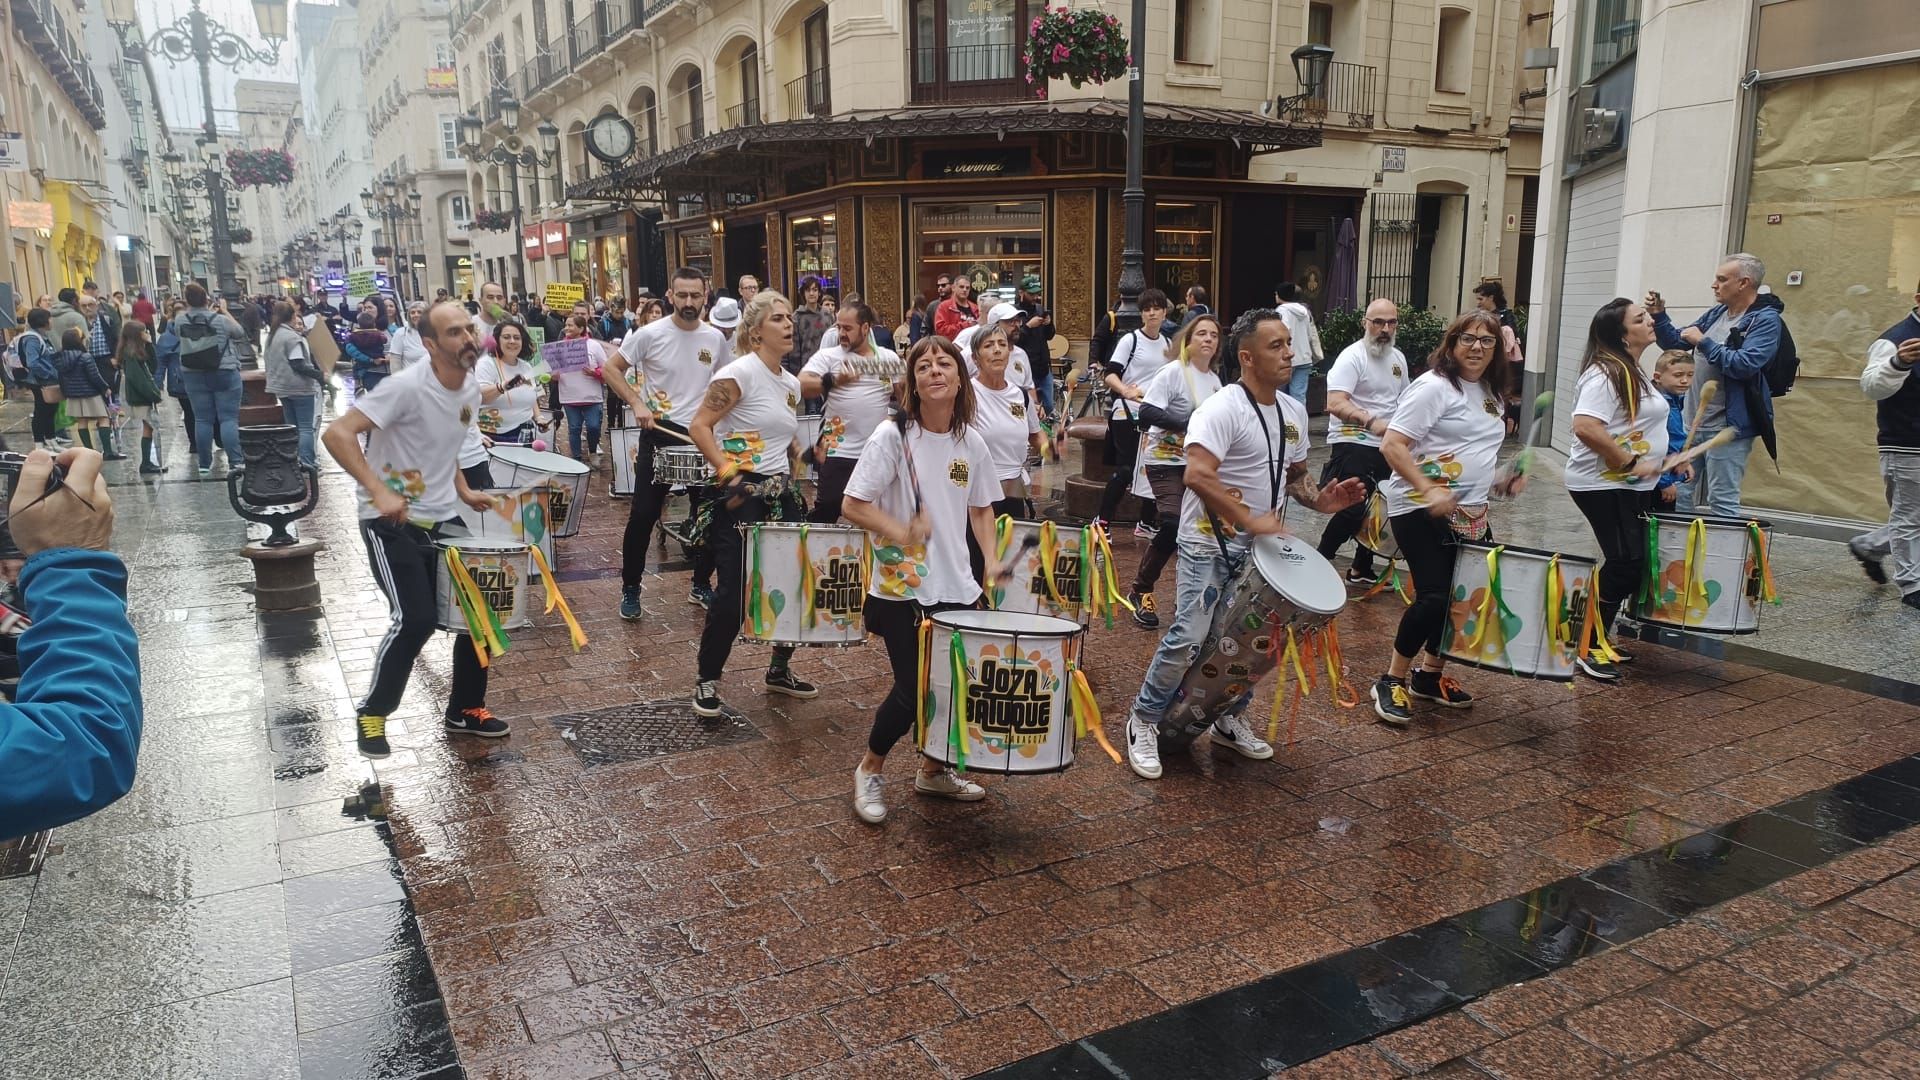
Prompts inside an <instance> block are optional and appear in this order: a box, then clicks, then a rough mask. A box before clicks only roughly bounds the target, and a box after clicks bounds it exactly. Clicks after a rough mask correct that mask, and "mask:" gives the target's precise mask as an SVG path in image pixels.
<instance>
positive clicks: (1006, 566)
mask: <svg viewBox="0 0 1920 1080" xmlns="http://www.w3.org/2000/svg"><path fill="white" fill-rule="evenodd" d="M1039 546H1040V537H1039V536H1038V535H1029V536H1028V537H1027V538H1026V539H1025V540H1022V541H1020V546H1019V547H1017V548H1015V549H1014V550H1013V554H1012V555H1010V556H1008V558H1007V561H1005V562H1003V563H1001V564H1000V572H999V573H997V574H995V575H993V581H992V582H990V584H992V585H996V586H997V585H999V584H1000V583H1001V582H1003V581H1006V580H1008V579H1009V578H1011V577H1013V572H1014V571H1013V568H1014V564H1016V563H1018V562H1019V561H1020V560H1021V559H1024V558H1026V557H1027V556H1028V555H1029V554H1031V553H1032V552H1033V550H1034V549H1035V548H1037V547H1039Z"/></svg>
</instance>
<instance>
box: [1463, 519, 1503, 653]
mask: <svg viewBox="0 0 1920 1080" xmlns="http://www.w3.org/2000/svg"><path fill="white" fill-rule="evenodd" d="M1505 550H1507V549H1506V548H1504V547H1496V548H1494V549H1493V550H1491V551H1489V552H1487V591H1486V594H1485V595H1483V596H1482V597H1481V598H1480V610H1479V611H1478V612H1476V613H1475V615H1474V621H1475V624H1476V625H1475V626H1474V628H1473V636H1472V637H1471V638H1469V639H1468V640H1467V648H1469V649H1472V650H1473V652H1474V654H1475V655H1476V656H1480V657H1485V656H1486V652H1485V650H1484V648H1483V643H1484V642H1485V641H1486V639H1487V630H1488V629H1489V628H1492V629H1493V632H1494V633H1495V634H1497V635H1498V637H1497V638H1496V639H1495V640H1496V641H1497V642H1498V643H1499V646H1500V659H1501V660H1503V661H1505V660H1506V659H1507V628H1506V625H1505V624H1504V623H1503V622H1502V621H1501V619H1502V617H1503V616H1506V617H1513V609H1512V608H1510V607H1508V606H1507V598H1506V597H1505V596H1504V595H1502V590H1503V586H1502V584H1501V580H1500V553H1501V552H1503V551H1505Z"/></svg>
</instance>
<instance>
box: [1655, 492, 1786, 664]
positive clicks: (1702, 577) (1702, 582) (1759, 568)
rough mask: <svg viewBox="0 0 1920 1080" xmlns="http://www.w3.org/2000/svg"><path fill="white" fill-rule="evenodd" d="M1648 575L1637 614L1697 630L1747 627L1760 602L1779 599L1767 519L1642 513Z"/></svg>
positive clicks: (1755, 622) (1744, 630)
mask: <svg viewBox="0 0 1920 1080" xmlns="http://www.w3.org/2000/svg"><path fill="white" fill-rule="evenodd" d="M1647 530H1648V537H1647V554H1648V560H1647V565H1648V570H1647V573H1648V575H1649V576H1650V577H1651V578H1652V580H1651V581H1649V582H1648V583H1647V584H1646V586H1645V587H1643V588H1642V590H1641V597H1640V619H1641V621H1643V622H1650V623H1656V624H1658V625H1660V626H1671V627H1673V628H1674V629H1676V630H1695V631H1698V632H1700V633H1703V634H1752V633H1757V632H1758V631H1759V629H1760V606H1761V604H1763V603H1773V604H1778V603H1779V602H1780V600H1779V597H1778V595H1777V593H1776V590H1775V587H1774V582H1773V567H1772V565H1771V563H1770V561H1769V559H1770V554H1771V548H1772V535H1773V526H1772V525H1771V524H1770V523H1768V522H1765V521H1754V520H1742V519H1739V518H1723V517H1690V516H1688V515H1685V514H1649V515H1647Z"/></svg>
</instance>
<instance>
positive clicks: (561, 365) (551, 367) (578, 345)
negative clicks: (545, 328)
mask: <svg viewBox="0 0 1920 1080" xmlns="http://www.w3.org/2000/svg"><path fill="white" fill-rule="evenodd" d="M593 355H594V354H593V342H592V340H590V339H588V338H564V339H562V340H560V341H552V342H548V343H547V344H546V345H545V346H544V347H543V348H541V350H540V359H542V360H544V361H546V362H547V370H548V371H551V372H553V373H554V374H555V375H564V374H566V373H567V372H569V371H585V370H586V369H587V368H588V367H589V366H591V365H592V363H593Z"/></svg>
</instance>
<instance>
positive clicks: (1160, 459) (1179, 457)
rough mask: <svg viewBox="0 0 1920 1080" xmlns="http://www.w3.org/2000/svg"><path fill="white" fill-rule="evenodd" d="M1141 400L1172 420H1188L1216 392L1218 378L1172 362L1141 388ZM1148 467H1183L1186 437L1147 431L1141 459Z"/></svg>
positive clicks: (1160, 430) (1152, 428)
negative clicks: (1143, 453)
mask: <svg viewBox="0 0 1920 1080" xmlns="http://www.w3.org/2000/svg"><path fill="white" fill-rule="evenodd" d="M1141 389H1142V391H1143V396H1142V398H1141V400H1142V401H1144V402H1145V403H1146V404H1148V405H1152V406H1153V407H1154V408H1156V409H1161V410H1163V411H1165V412H1168V413H1171V414H1173V416H1174V417H1176V418H1179V417H1183V416H1185V417H1191V416H1192V415H1193V414H1194V412H1195V411H1196V410H1198V409H1199V408H1200V406H1201V405H1203V404H1205V403H1206V401H1207V399H1208V398H1211V397H1212V396H1213V395H1214V394H1217V393H1219V392H1220V376H1218V375H1216V374H1214V373H1213V371H1212V370H1207V371H1201V370H1200V369H1199V368H1197V367H1194V366H1193V365H1192V364H1182V363H1180V362H1179V361H1177V360H1176V361H1174V362H1173V363H1171V364H1168V365H1167V366H1166V367H1163V368H1161V369H1160V372H1159V374H1157V375H1155V376H1154V377H1153V378H1152V379H1151V380H1149V381H1148V383H1147V385H1146V386H1144V387H1142V388H1141ZM1142 460H1143V461H1145V463H1146V464H1148V465H1185V464H1186V463H1187V437H1186V436H1185V435H1183V434H1181V433H1180V432H1178V431H1168V430H1166V429H1165V428H1162V427H1150V428H1148V429H1147V451H1146V455H1145V457H1144V458H1143V459H1142Z"/></svg>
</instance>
